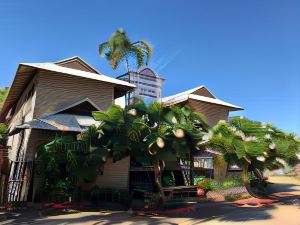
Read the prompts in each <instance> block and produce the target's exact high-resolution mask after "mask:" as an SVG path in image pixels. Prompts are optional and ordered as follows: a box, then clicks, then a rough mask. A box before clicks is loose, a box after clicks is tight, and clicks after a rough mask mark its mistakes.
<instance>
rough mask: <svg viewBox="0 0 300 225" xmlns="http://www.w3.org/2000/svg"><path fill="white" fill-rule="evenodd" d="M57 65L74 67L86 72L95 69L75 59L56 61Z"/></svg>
mask: <svg viewBox="0 0 300 225" xmlns="http://www.w3.org/2000/svg"><path fill="white" fill-rule="evenodd" d="M58 65H60V66H64V67H68V68H71V69H76V70H82V71H86V72H91V73H95V71H93V70H91V69H90V68H88V67H87V66H86V65H84V64H83V63H80V62H79V61H77V60H73V61H69V62H64V63H58Z"/></svg>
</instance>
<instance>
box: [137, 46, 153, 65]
mask: <svg viewBox="0 0 300 225" xmlns="http://www.w3.org/2000/svg"><path fill="white" fill-rule="evenodd" d="M138 43H139V44H140V46H141V48H142V49H143V51H144V53H145V55H146V57H145V58H146V65H148V64H149V61H150V59H151V57H152V54H153V52H152V46H151V45H150V44H149V43H148V42H147V41H145V40H140V41H138Z"/></svg>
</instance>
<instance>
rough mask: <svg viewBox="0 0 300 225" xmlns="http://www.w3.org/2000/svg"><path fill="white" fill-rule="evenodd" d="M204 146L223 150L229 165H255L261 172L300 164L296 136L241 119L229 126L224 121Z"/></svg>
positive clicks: (205, 137)
mask: <svg viewBox="0 0 300 225" xmlns="http://www.w3.org/2000/svg"><path fill="white" fill-rule="evenodd" d="M200 146H206V147H211V148H213V149H215V150H219V151H220V152H222V153H223V154H224V158H225V160H226V161H227V162H228V163H229V164H238V165H240V166H243V165H245V164H251V165H252V166H253V167H255V168H259V169H261V170H264V169H270V170H272V169H278V168H282V167H284V165H285V164H288V165H295V164H297V163H298V162H299V155H298V154H299V153H300V148H299V146H300V142H299V140H298V139H297V138H296V135H295V134H288V133H285V132H284V131H282V130H280V129H278V128H276V127H275V126H273V125H272V124H269V123H260V122H256V121H251V120H248V119H245V118H240V117H234V118H231V119H230V121H229V122H228V123H226V122H225V121H220V122H219V123H218V124H217V125H216V126H215V127H214V128H213V129H212V131H211V132H210V133H209V134H208V135H206V136H204V138H203V141H202V142H201V143H200Z"/></svg>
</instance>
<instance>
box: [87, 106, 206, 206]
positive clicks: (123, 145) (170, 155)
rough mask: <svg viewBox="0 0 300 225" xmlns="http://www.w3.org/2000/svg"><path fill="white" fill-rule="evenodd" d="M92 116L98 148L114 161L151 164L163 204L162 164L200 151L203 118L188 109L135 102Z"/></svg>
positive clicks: (95, 113)
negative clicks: (126, 158) (96, 130)
mask: <svg viewBox="0 0 300 225" xmlns="http://www.w3.org/2000/svg"><path fill="white" fill-rule="evenodd" d="M93 116H94V118H95V119H96V120H100V121H102V123H101V125H100V126H99V128H98V130H99V132H100V133H101V135H100V139H99V142H98V143H97V145H100V146H101V147H102V148H103V147H105V148H107V149H110V151H107V152H109V154H111V155H112V157H113V158H114V160H116V161H117V160H120V159H122V158H124V157H127V156H131V157H132V158H134V159H135V160H136V161H139V162H141V163H142V161H143V162H151V163H152V166H153V171H154V177H155V180H154V181H155V184H156V188H157V190H158V191H159V194H160V196H161V199H162V202H165V201H166V200H167V199H168V197H167V196H165V194H164V191H163V187H162V181H161V178H162V170H163V167H164V164H165V163H164V161H168V160H175V161H178V159H187V158H189V156H190V155H191V154H193V152H194V151H197V150H200V149H198V148H197V143H198V142H199V141H201V140H202V136H203V135H204V133H203V132H204V131H205V130H206V128H207V125H206V123H205V121H204V119H203V117H202V116H201V115H200V114H198V113H195V112H193V111H192V110H191V109H190V108H188V107H182V108H180V107H177V106H173V107H164V106H163V105H162V104H160V103H156V102H152V103H150V105H149V106H146V105H145V104H144V103H143V102H137V103H134V104H132V105H128V106H126V107H125V109H122V108H121V107H119V106H117V105H112V106H111V107H110V109H109V110H108V111H107V112H94V113H93ZM195 121H197V122H198V125H197V126H196V125H195Z"/></svg>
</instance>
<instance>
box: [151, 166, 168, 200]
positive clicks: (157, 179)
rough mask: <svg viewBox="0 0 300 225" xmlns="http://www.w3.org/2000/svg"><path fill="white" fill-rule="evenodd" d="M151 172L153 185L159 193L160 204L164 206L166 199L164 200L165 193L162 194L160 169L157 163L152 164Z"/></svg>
mask: <svg viewBox="0 0 300 225" xmlns="http://www.w3.org/2000/svg"><path fill="white" fill-rule="evenodd" d="M153 170H154V180H155V185H156V187H157V189H158V191H159V194H160V197H161V200H162V203H163V204H164V203H165V202H166V201H167V198H166V195H165V192H164V190H163V187H162V184H161V168H160V165H159V162H157V163H154V165H153Z"/></svg>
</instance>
